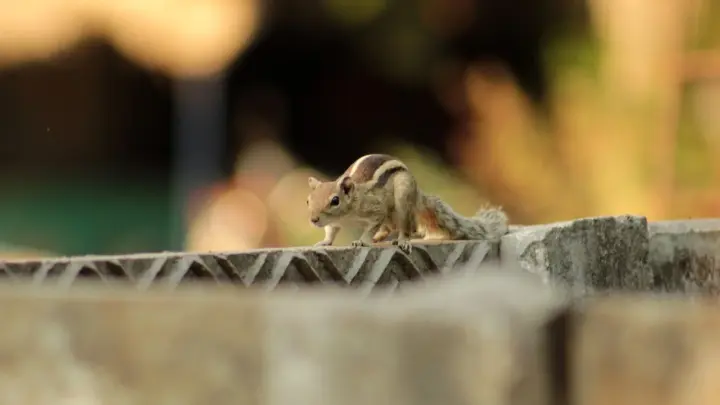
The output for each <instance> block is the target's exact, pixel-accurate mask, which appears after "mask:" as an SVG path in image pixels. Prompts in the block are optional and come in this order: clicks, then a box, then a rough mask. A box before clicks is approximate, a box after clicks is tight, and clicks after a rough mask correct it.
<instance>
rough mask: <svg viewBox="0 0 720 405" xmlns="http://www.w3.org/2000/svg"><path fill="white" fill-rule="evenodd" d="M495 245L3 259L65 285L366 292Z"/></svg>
mask: <svg viewBox="0 0 720 405" xmlns="http://www.w3.org/2000/svg"><path fill="white" fill-rule="evenodd" d="M497 254H498V246H497V245H496V244H495V245H491V244H487V243H484V242H459V243H428V244H417V245H416V246H415V248H414V249H413V251H412V253H411V254H410V255H409V256H408V255H406V254H404V253H403V252H401V251H400V250H399V249H397V248H394V247H390V246H389V245H388V246H387V247H368V248H358V249H356V248H351V247H329V248H324V249H319V248H291V249H260V250H250V251H246V252H231V253H220V252H219V253H171V252H163V253H153V254H137V255H122V256H78V257H67V258H53V259H45V260H37V261H5V262H0V273H2V274H3V275H4V276H6V277H7V278H9V279H15V280H17V279H25V278H31V279H32V280H33V281H34V282H35V283H38V284H51V285H55V286H59V287H69V286H71V285H72V284H73V283H74V282H75V281H76V280H78V279H88V278H89V279H97V280H102V281H104V282H107V283H112V282H114V281H117V280H122V281H128V282H130V283H132V284H134V285H136V286H137V287H138V288H140V289H145V288H148V287H149V286H151V285H162V286H165V287H169V288H174V287H176V286H177V285H179V284H180V283H188V282H193V281H198V280H206V281H213V282H216V283H220V284H228V283H229V284H234V285H238V286H250V285H253V286H258V287H262V288H266V289H273V288H275V287H276V286H277V285H278V284H280V283H282V284H286V285H296V284H337V285H342V286H351V287H357V288H358V289H359V290H360V291H363V292H366V293H369V292H370V291H371V290H372V289H373V288H374V287H375V286H376V285H382V286H385V287H387V288H390V289H395V288H397V287H398V286H400V285H401V284H403V283H405V282H407V281H414V280H421V279H422V278H423V277H425V276H426V275H430V274H445V273H448V272H450V271H452V269H454V268H456V267H457V266H459V265H462V264H470V265H472V266H475V267H476V266H478V265H479V264H480V263H485V262H493V261H495V262H496V261H497Z"/></svg>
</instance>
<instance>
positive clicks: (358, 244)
mask: <svg viewBox="0 0 720 405" xmlns="http://www.w3.org/2000/svg"><path fill="white" fill-rule="evenodd" d="M350 246H352V247H363V246H370V245H369V244H368V243H365V242H363V241H361V240H360V239H358V240H354V241H352V242H351V243H350Z"/></svg>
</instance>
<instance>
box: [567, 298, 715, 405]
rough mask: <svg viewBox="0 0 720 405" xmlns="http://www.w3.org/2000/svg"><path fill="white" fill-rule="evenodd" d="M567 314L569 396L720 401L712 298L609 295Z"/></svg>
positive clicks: (594, 402)
mask: <svg viewBox="0 0 720 405" xmlns="http://www.w3.org/2000/svg"><path fill="white" fill-rule="evenodd" d="M571 319H572V320H571V322H570V324H571V325H572V326H571V327H570V336H572V340H571V341H570V344H569V350H568V353H569V355H570V358H571V371H572V374H571V380H570V381H571V383H572V386H571V399H572V401H571V402H570V403H572V404H577V405H638V404H653V405H689V404H692V405H715V404H718V403H720V385H718V381H720V362H718V355H719V354H720V308H719V307H718V305H717V301H706V302H704V303H700V302H690V301H689V300H680V299H651V298H647V299H639V298H636V297H635V298H630V297H624V298H620V297H616V298H607V299H604V300H600V301H594V302H590V303H588V305H587V306H586V307H585V308H584V310H583V311H582V312H577V313H575V315H574V316H572V317H571Z"/></svg>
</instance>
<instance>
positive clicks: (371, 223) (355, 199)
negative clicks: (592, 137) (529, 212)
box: [308, 154, 507, 253]
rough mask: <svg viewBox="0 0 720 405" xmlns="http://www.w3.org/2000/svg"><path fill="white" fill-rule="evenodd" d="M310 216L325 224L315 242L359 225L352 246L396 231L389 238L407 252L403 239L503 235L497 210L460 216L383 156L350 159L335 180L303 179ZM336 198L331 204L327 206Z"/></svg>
mask: <svg viewBox="0 0 720 405" xmlns="http://www.w3.org/2000/svg"><path fill="white" fill-rule="evenodd" d="M308 183H309V185H310V188H311V192H310V195H309V196H308V209H309V211H310V217H311V218H315V219H316V221H314V222H313V223H314V225H315V226H318V227H324V228H325V238H324V239H323V240H322V241H320V242H318V243H317V244H316V245H332V243H333V241H334V239H335V236H336V235H337V233H338V232H339V230H340V229H341V228H342V227H345V226H348V225H360V226H362V227H363V228H364V230H365V231H364V232H363V235H362V236H361V237H360V239H359V240H357V241H355V242H353V246H366V245H369V244H371V243H377V242H380V241H382V240H383V239H384V238H386V237H387V236H388V235H389V234H390V233H392V232H395V231H397V232H398V239H397V240H396V241H393V243H394V244H396V245H398V246H399V247H400V248H401V249H402V250H403V251H405V252H407V253H409V252H410V250H411V246H410V242H409V238H410V236H411V235H420V236H421V237H422V238H423V239H444V240H497V239H499V237H500V236H502V235H503V234H505V233H507V216H506V215H505V213H504V212H503V211H502V209H501V208H499V207H497V208H494V207H486V208H483V209H481V210H480V211H478V213H477V214H476V215H475V216H473V217H471V218H467V217H464V216H462V215H460V214H458V213H456V212H455V211H453V209H452V208H451V207H450V206H449V205H448V204H446V203H445V202H443V201H442V200H441V199H440V198H438V197H436V196H432V195H426V194H424V193H422V192H421V191H420V189H419V188H418V185H417V183H416V180H415V177H414V176H413V175H412V173H410V171H409V170H408V169H407V167H406V166H405V165H404V164H403V163H402V162H401V161H400V160H398V159H396V158H394V157H392V156H389V155H380V154H374V155H366V156H363V157H361V158H359V159H358V160H356V161H355V162H354V163H353V164H352V165H351V166H350V167H349V168H348V169H347V170H346V171H345V173H343V175H341V176H340V177H339V178H338V179H337V180H335V181H329V182H321V181H319V180H317V179H315V178H312V177H311V178H309V179H308ZM333 198H337V202H338V204H337V205H333V204H331V202H332V201H333Z"/></svg>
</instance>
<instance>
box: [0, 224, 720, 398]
mask: <svg viewBox="0 0 720 405" xmlns="http://www.w3.org/2000/svg"><path fill="white" fill-rule="evenodd" d="M719 251H720V221H715V220H697V221H674V222H659V223H650V224H648V223H647V221H646V220H645V219H644V218H642V217H634V216H623V217H603V218H586V219H580V220H576V221H570V222H566V223H558V224H548V225H542V226H532V227H518V228H517V229H515V230H514V231H513V233H511V234H509V235H507V236H505V237H504V238H503V240H502V242H501V243H500V244H499V245H495V246H493V245H487V244H484V243H469V242H462V243H446V244H434V245H427V246H425V247H418V248H416V249H415V250H414V251H413V253H412V254H411V255H410V256H406V255H404V254H402V253H400V252H399V251H398V250H397V249H394V248H387V247H385V248H383V247H377V248H366V249H349V248H346V247H337V248H331V249H294V250H293V249H291V250H261V251H253V252H245V253H227V254H220V253H213V254H192V253H186V254H180V253H177V254H175V253H163V254H147V255H135V256H118V257H74V258H61V259H53V260H46V261H37V262H31V261H18V262H4V263H0V269H2V270H3V272H4V273H5V276H6V277H4V278H2V281H3V282H2V283H0V319H2V330H1V331H0V404H82V405H85V404H88V405H95V404H98V405H99V404H103V405H115V404H117V405H120V404H123V405H135V404H138V405H140V404H147V405H150V404H152V405H156V404H168V405H170V404H172V405H183V404H198V405H205V404H219V405H221V404H247V405H254V404H262V405H286V404H288V405H305V404H307V405H325V404H327V405H360V404H372V405H384V404H388V405H390V404H392V405H423V404H427V405H431V404H432V405H435V404H442V405H455V404H458V405H460V404H462V405H471V404H478V405H525V404H528V405H530V404H532V405H555V404H557V405H576V404H577V405H625V404H627V405H639V404H652V405H659V404H662V405H687V404H693V405H706V404H707V405H710V404H713V405H714V404H717V403H720V389H719V388H718V387H720V385H718V384H717V382H718V381H720V366H718V364H720V363H718V361H717V359H716V358H717V353H720V307H718V306H717V301H716V299H715V298H713V297H706V298H702V297H697V296H695V297H693V298H692V299H689V298H688V297H687V294H695V293H709V294H711V295H714V293H715V292H716V291H717V285H718V276H717V274H718V270H719V268H718V267H719V264H718V263H719V262H718V260H717V259H718V254H719V253H718V252H719ZM91 280H95V281H97V280H101V281H103V282H100V283H97V282H91ZM198 280H206V281H207V280H209V281H213V283H194V281H198ZM420 281H424V282H420ZM69 286H72V287H73V288H72V289H67V288H64V287H69ZM238 286H243V287H244V286H250V287H251V288H241V289H239V288H237V287H238ZM311 286H315V287H322V288H310V287H311ZM348 286H350V287H354V288H352V289H350V290H349V289H348V288H347V287H348ZM58 287H61V288H58ZM268 289H272V290H274V291H273V292H272V293H269V294H268V293H266V291H267V290H268ZM356 292H359V293H356ZM599 293H602V294H599ZM661 293H664V294H661ZM668 293H671V294H668Z"/></svg>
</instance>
